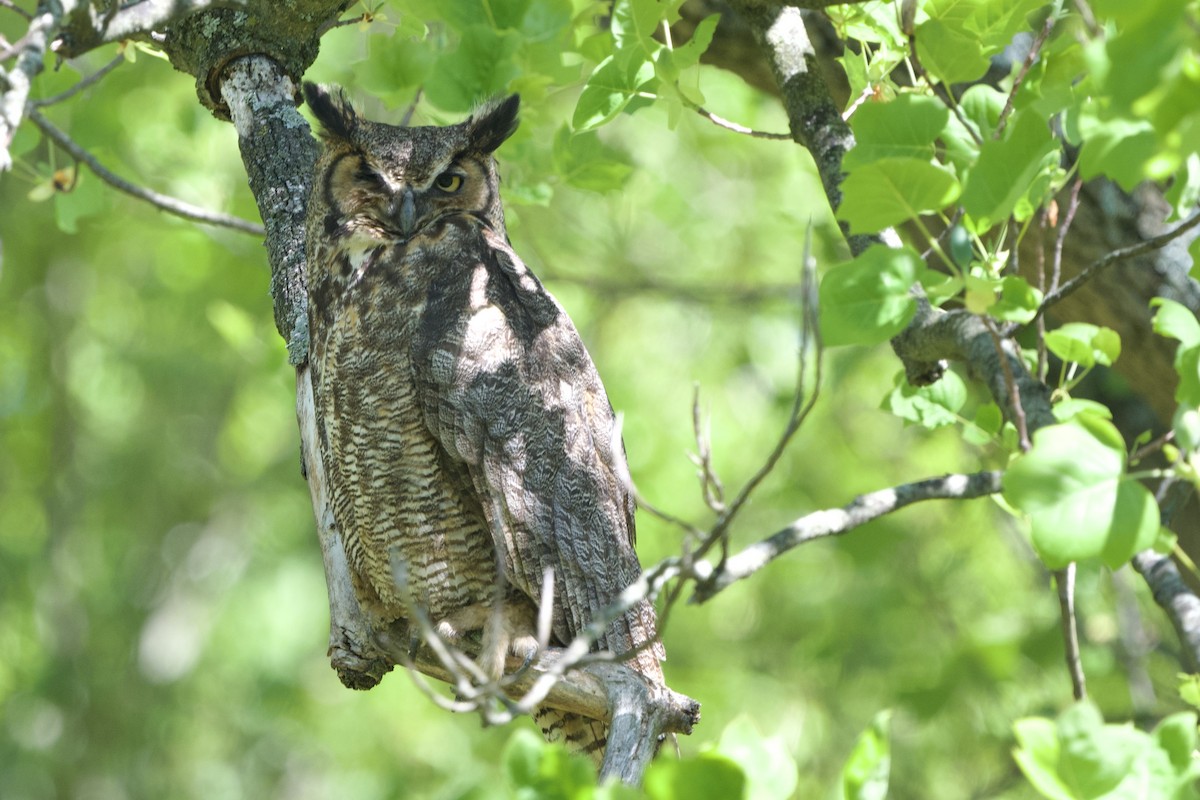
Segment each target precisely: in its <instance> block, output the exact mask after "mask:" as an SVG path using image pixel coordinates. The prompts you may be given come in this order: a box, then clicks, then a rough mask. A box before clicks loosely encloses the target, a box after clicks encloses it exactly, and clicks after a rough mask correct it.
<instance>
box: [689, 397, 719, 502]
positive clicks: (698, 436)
mask: <svg viewBox="0 0 1200 800" xmlns="http://www.w3.org/2000/svg"><path fill="white" fill-rule="evenodd" d="M692 436H693V438H694V439H695V441H696V453H695V456H694V457H693V458H692V462H693V463H694V464H695V465H696V475H697V477H698V478H699V479H700V494H701V495H702V496H703V497H704V503H705V505H707V506H708V507H709V509H710V510H711V511H712V512H713V513H714V514H722V513H724V511H725V486H724V485H723V484H722V483H721V479H720V477H718V475H717V473H716V470H714V469H713V463H712V437H711V435H710V432H709V426H708V423H707V421H706V420H705V419H704V417H703V415H702V414H701V412H700V385H699V384H696V386H694V387H693V390H692Z"/></svg>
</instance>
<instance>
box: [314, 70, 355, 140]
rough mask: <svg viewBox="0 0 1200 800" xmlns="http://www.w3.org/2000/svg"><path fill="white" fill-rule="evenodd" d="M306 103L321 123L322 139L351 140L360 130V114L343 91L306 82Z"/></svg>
mask: <svg viewBox="0 0 1200 800" xmlns="http://www.w3.org/2000/svg"><path fill="white" fill-rule="evenodd" d="M303 88H304V102H306V103H308V107H309V108H310V109H311V110H312V113H313V116H314V117H316V118H317V122H320V123H321V138H322V139H331V138H333V139H350V138H352V137H353V136H354V131H355V130H356V129H357V128H358V114H356V113H355V112H354V108H353V106H351V105H350V101H349V100H347V99H346V95H345V93H343V92H342V90H341V89H339V88H336V87H334V88H333V90H332V91H331V90H330V89H327V88H325V87H324V86H318V85H317V84H315V83H310V82H308V81H305V82H304V87H303Z"/></svg>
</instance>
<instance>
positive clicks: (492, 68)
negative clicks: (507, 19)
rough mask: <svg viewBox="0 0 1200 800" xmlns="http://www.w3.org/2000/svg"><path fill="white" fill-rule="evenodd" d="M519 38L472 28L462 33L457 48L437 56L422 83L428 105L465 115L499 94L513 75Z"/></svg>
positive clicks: (511, 34)
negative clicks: (480, 101)
mask: <svg viewBox="0 0 1200 800" xmlns="http://www.w3.org/2000/svg"><path fill="white" fill-rule="evenodd" d="M521 42H522V37H521V35H520V34H519V33H516V32H515V31H496V30H494V29H493V28H492V27H491V26H489V25H473V26H471V27H469V28H467V29H465V30H464V31H463V32H462V39H461V40H460V41H459V43H458V48H457V49H456V50H454V51H452V52H450V53H446V54H444V55H442V56H440V57H439V58H438V60H437V63H436V64H435V65H434V68H433V70H432V72H431V73H430V76H429V79H428V81H427V82H426V83H425V94H426V96H427V97H428V98H429V100H430V102H432V103H433V104H434V105H436V106H438V107H439V108H443V109H445V110H447V111H469V110H470V109H471V108H472V107H474V105H475V104H476V103H477V102H478V101H479V100H481V99H483V98H485V97H490V96H491V95H494V94H499V93H500V92H502V91H504V89H505V88H506V87H507V86H508V82H509V81H510V80H512V79H513V78H514V77H515V76H516V74H517V68H516V66H515V64H514V62H513V55H514V54H515V53H516V52H517V49H518V48H519V47H520V46H521Z"/></svg>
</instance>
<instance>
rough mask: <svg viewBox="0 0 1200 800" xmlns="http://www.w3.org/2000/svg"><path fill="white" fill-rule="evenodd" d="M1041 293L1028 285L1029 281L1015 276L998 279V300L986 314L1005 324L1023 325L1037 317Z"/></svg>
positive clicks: (1040, 303)
mask: <svg viewBox="0 0 1200 800" xmlns="http://www.w3.org/2000/svg"><path fill="white" fill-rule="evenodd" d="M1042 299H1043V298H1042V293H1041V292H1040V291H1038V290H1037V289H1035V288H1034V287H1032V286H1030V285H1029V281H1027V280H1025V279H1024V278H1021V277H1018V276H1016V275H1006V276H1005V277H1003V278H1001V279H1000V299H999V300H997V301H996V302H995V304H993V305H992V307H991V309H989V311H988V313H989V314H991V315H992V316H993V317H995V318H996V319H999V320H1004V321H1005V322H1016V323H1019V324H1021V325H1024V324H1025V323H1027V322H1030V321H1032V320H1033V318H1034V317H1035V316H1037V311H1038V308H1040V307H1041V305H1042Z"/></svg>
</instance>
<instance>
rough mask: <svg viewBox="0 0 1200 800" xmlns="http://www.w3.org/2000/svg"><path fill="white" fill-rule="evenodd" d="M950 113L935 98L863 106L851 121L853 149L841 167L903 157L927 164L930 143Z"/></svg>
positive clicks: (905, 97)
mask: <svg viewBox="0 0 1200 800" xmlns="http://www.w3.org/2000/svg"><path fill="white" fill-rule="evenodd" d="M949 118H950V110H949V109H948V108H946V106H945V105H944V104H943V103H941V102H940V101H939V100H938V99H937V98H935V97H928V96H925V95H918V94H912V93H906V94H901V95H898V96H897V97H896V99H895V100H893V101H891V102H890V103H864V104H863V105H862V106H860V107H859V109H858V110H857V111H855V112H854V116H853V117H851V118H850V127H851V129H852V130H853V131H854V141H855V144H854V149H852V150H851V151H850V152H848V153H847V154H846V157H845V159H843V161H842V166H843V168H844V169H846V170H847V171H852V170H853V169H854V168H855V167H856V166H859V165H862V164H866V163H868V162H871V161H878V160H879V159H881V158H888V157H902V158H915V159H917V160H919V161H929V160H930V159H932V158H933V155H934V148H933V142H934V140H935V139H936V138H937V137H938V134H940V133H941V132H942V130H943V129H944V128H945V127H946V122H947V120H949Z"/></svg>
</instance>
